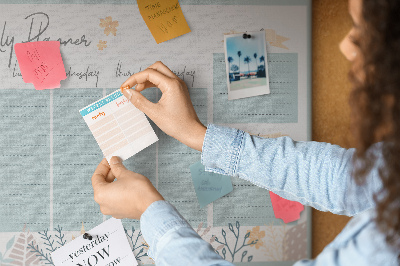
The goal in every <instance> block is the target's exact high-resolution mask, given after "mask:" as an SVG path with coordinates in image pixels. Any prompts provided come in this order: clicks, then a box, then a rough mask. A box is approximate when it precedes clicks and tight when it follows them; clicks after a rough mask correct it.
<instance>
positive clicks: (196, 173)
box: [190, 162, 233, 208]
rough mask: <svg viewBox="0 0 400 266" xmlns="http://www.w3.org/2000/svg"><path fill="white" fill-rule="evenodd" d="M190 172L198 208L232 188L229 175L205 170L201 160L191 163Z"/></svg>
mask: <svg viewBox="0 0 400 266" xmlns="http://www.w3.org/2000/svg"><path fill="white" fill-rule="evenodd" d="M190 172H191V173H192V179H193V185H194V189H195V191H196V195H197V199H198V201H199V204H200V208H203V207H204V206H206V205H207V204H209V203H211V202H213V201H214V200H217V199H219V198H221V197H223V196H225V195H226V194H228V193H229V192H231V191H232V190H233V187H232V181H231V177H230V176H226V175H220V174H216V173H211V172H206V171H205V169H204V166H203V165H202V164H201V162H197V163H195V164H193V165H191V166H190Z"/></svg>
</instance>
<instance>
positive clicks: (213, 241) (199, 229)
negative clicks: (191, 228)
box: [196, 222, 225, 253]
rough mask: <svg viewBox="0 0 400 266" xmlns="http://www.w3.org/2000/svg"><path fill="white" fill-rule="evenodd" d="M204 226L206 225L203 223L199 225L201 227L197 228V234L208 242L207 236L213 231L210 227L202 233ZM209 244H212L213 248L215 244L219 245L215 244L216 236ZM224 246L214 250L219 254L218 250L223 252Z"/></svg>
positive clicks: (221, 245)
mask: <svg viewBox="0 0 400 266" xmlns="http://www.w3.org/2000/svg"><path fill="white" fill-rule="evenodd" d="M203 224H204V223H203V222H201V223H200V224H199V226H198V227H197V230H196V233H197V234H199V236H200V237H201V238H203V239H204V240H205V241H207V239H206V235H207V234H208V233H209V232H210V231H211V226H208V227H207V228H205V229H204V230H203V232H201V230H202V229H203ZM208 242H209V243H210V244H211V246H212V245H213V244H215V243H217V242H215V236H212V237H211V238H210V240H209V241H208ZM224 246H225V245H224V244H220V245H218V246H217V247H214V246H213V248H214V250H215V252H216V253H218V250H221V249H222V248H223V247H224Z"/></svg>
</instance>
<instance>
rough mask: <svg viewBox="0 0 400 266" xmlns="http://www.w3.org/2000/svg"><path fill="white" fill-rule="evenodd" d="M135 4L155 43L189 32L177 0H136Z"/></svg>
mask: <svg viewBox="0 0 400 266" xmlns="http://www.w3.org/2000/svg"><path fill="white" fill-rule="evenodd" d="M137 4H138V7H139V11H140V14H141V15H142V17H143V20H144V22H146V25H147V27H148V28H149V30H150V32H151V34H152V35H153V37H154V39H155V40H156V42H157V43H162V42H165V41H168V40H170V39H173V38H175V37H178V36H181V35H183V34H185V33H188V32H190V28H189V25H188V24H187V22H186V19H185V17H184V16H183V13H182V9H181V6H180V5H179V2H178V0H155V1H154V0H152V1H149V0H137Z"/></svg>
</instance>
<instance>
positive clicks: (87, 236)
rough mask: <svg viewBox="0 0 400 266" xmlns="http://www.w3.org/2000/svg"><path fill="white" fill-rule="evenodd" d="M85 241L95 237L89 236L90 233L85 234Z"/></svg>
mask: <svg viewBox="0 0 400 266" xmlns="http://www.w3.org/2000/svg"><path fill="white" fill-rule="evenodd" d="M83 239H89V240H92V239H93V236H91V235H89V234H88V233H84V234H83Z"/></svg>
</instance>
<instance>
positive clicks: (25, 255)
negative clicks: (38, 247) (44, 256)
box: [8, 230, 42, 265]
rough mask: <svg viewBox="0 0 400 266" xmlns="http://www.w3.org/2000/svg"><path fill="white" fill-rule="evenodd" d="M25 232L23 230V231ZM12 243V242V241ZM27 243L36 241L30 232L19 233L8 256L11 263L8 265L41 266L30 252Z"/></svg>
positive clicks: (38, 260)
mask: <svg viewBox="0 0 400 266" xmlns="http://www.w3.org/2000/svg"><path fill="white" fill-rule="evenodd" d="M24 231H25V230H24ZM13 242H14V241H13ZM29 243H35V244H36V240H35V238H34V237H33V235H32V233H31V232H29V231H28V232H21V233H20V234H19V236H18V238H17V240H16V241H15V243H14V245H13V246H12V249H11V253H10V255H9V256H8V257H9V258H10V259H12V261H10V262H9V264H10V265H42V263H41V262H40V259H39V258H38V257H36V255H35V254H34V253H32V252H30V250H29V248H28V244H29Z"/></svg>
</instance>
